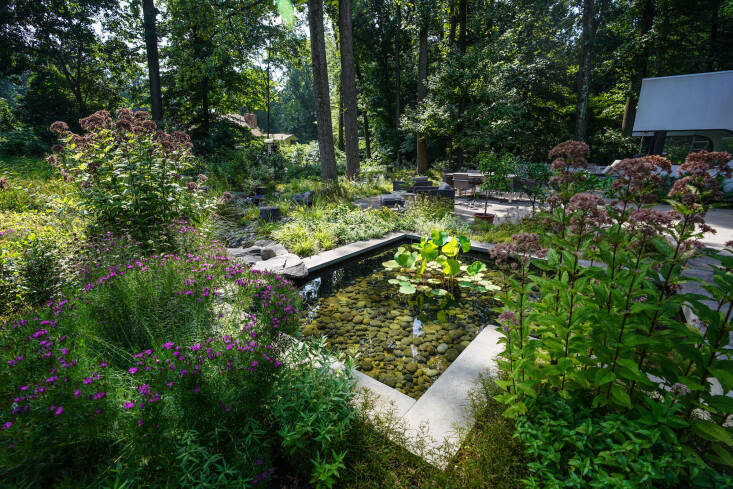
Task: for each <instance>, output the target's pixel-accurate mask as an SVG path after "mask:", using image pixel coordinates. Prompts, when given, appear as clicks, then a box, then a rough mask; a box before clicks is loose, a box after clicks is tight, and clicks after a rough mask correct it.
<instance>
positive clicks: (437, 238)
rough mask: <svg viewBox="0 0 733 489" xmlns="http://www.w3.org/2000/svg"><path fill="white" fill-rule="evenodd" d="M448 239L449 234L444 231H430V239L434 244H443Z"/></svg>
mask: <svg viewBox="0 0 733 489" xmlns="http://www.w3.org/2000/svg"><path fill="white" fill-rule="evenodd" d="M449 239H450V236H449V235H448V233H446V232H445V231H433V232H432V233H430V241H432V242H433V243H434V244H435V246H443V245H444V244H445V243H447V242H448V240H449Z"/></svg>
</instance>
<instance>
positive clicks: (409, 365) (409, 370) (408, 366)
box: [405, 362, 417, 373]
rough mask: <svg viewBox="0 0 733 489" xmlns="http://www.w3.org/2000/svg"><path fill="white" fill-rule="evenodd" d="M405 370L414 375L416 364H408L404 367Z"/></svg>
mask: <svg viewBox="0 0 733 489" xmlns="http://www.w3.org/2000/svg"><path fill="white" fill-rule="evenodd" d="M405 370H407V371H408V372H410V373H414V372H416V371H417V363H416V362H410V363H408V364H407V366H406V367H405Z"/></svg>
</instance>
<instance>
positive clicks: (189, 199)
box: [49, 109, 208, 243]
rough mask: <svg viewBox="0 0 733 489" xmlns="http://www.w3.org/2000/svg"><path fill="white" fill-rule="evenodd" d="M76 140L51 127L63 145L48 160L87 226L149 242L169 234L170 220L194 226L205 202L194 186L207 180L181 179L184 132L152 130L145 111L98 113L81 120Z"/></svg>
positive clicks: (186, 153) (187, 162)
mask: <svg viewBox="0 0 733 489" xmlns="http://www.w3.org/2000/svg"><path fill="white" fill-rule="evenodd" d="M80 123H81V126H82V128H83V129H84V130H86V131H87V133H86V135H84V136H80V135H77V134H73V133H71V132H70V131H69V130H68V126H67V125H66V124H65V123H63V122H55V123H53V124H52V126H51V130H52V131H53V132H54V133H55V134H57V135H58V136H59V138H60V139H61V140H62V142H63V143H64V146H56V147H54V150H55V151H56V152H57V154H53V155H51V156H50V157H49V159H50V161H51V162H52V163H53V164H54V165H57V167H58V169H59V171H60V172H61V175H62V176H63V178H64V179H65V180H69V181H73V182H74V183H75V184H76V186H77V189H78V195H79V201H80V205H81V206H82V207H83V209H84V210H85V211H86V212H87V214H88V215H89V216H90V217H91V218H92V220H93V224H94V225H96V226H99V227H101V228H102V229H105V230H112V231H114V232H115V233H120V232H121V231H123V230H126V231H128V232H130V233H131V234H132V235H133V236H134V237H135V238H137V239H138V240H140V241H142V242H144V243H147V242H148V241H150V240H151V238H152V237H155V238H156V239H157V238H158V236H160V235H161V234H164V233H165V232H166V231H167V230H168V225H169V224H170V222H172V221H173V220H175V219H181V218H186V219H188V220H189V221H191V222H193V223H198V222H200V221H201V220H202V218H203V217H204V216H205V212H206V210H207V208H208V205H207V204H208V203H207V199H206V197H205V195H203V193H202V192H201V191H200V189H199V186H200V185H202V184H203V183H204V182H205V181H206V177H205V176H204V175H200V176H199V177H198V178H197V180H196V181H186V180H185V179H184V177H183V175H184V173H185V171H186V169H187V168H189V167H190V166H191V162H192V156H191V153H190V149H191V142H190V139H189V138H188V136H187V135H186V134H184V133H182V132H176V133H174V134H172V135H169V134H166V133H164V132H162V131H156V126H155V122H153V121H151V120H149V116H148V114H147V113H146V112H143V111H139V112H136V113H134V114H133V112H132V111H131V110H129V109H120V110H118V111H117V120H116V121H113V120H112V118H111V117H110V115H109V113H108V112H106V111H99V112H96V113H94V114H92V115H91V116H89V117H87V118H85V119H82V120H81V121H80Z"/></svg>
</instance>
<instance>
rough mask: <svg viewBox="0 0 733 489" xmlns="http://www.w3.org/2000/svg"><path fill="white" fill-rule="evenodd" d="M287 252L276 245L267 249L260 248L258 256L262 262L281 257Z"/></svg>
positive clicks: (282, 247)
mask: <svg viewBox="0 0 733 489" xmlns="http://www.w3.org/2000/svg"><path fill="white" fill-rule="evenodd" d="M287 254H288V250H287V249H286V248H285V247H284V246H283V245H281V244H276V245H274V246H268V247H267V248H262V251H261V252H260V256H261V257H262V259H263V260H269V259H270V258H274V257H276V256H282V255H287Z"/></svg>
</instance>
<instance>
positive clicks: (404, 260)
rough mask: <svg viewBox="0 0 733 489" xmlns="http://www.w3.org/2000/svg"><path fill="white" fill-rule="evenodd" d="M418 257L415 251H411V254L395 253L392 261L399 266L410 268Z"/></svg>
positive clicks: (406, 252)
mask: <svg viewBox="0 0 733 489" xmlns="http://www.w3.org/2000/svg"><path fill="white" fill-rule="evenodd" d="M419 256H420V255H419V254H418V253H417V252H416V251H413V252H412V253H410V252H409V251H403V252H402V253H396V254H395V256H394V259H395V261H396V262H397V263H399V264H400V266H402V267H405V268H412V267H413V265H415V262H416V261H417V258H418V257H419Z"/></svg>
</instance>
